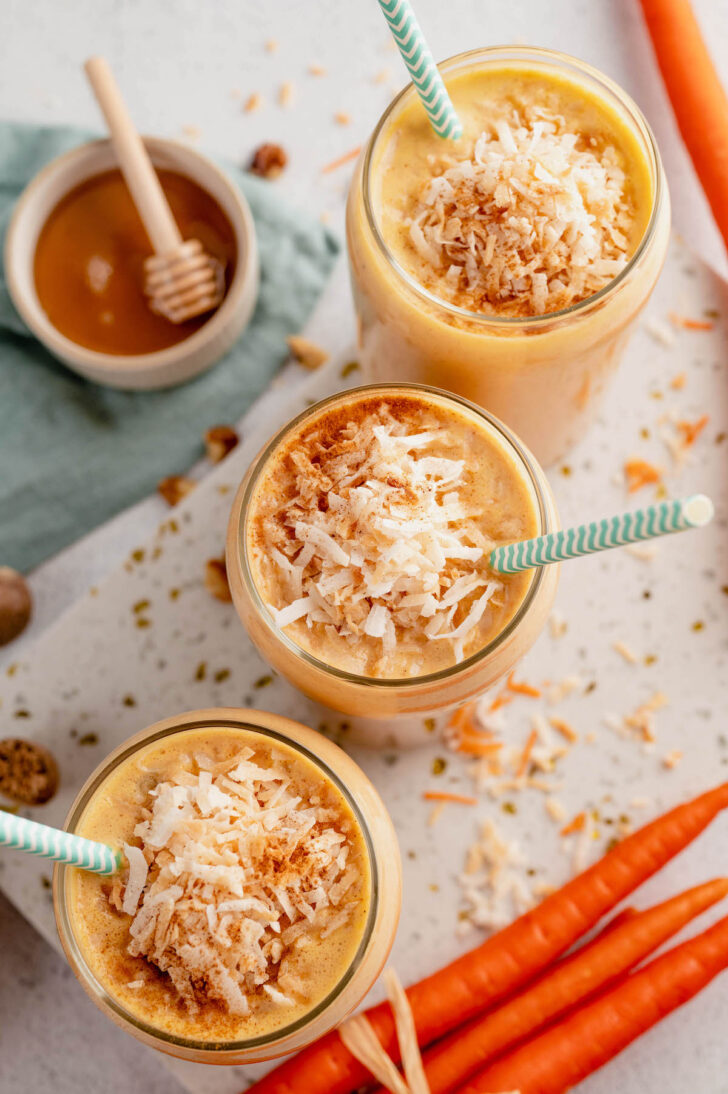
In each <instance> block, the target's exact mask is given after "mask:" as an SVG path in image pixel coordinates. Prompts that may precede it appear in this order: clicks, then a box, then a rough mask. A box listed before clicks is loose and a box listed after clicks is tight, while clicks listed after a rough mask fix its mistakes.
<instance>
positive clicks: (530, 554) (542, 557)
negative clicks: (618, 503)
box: [490, 494, 713, 574]
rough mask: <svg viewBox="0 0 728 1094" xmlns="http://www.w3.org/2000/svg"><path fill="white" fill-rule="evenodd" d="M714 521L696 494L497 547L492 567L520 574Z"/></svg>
mask: <svg viewBox="0 0 728 1094" xmlns="http://www.w3.org/2000/svg"><path fill="white" fill-rule="evenodd" d="M712 518H713V503H712V501H711V500H710V498H706V497H705V495H704V494H695V495H694V497H692V498H684V499H683V500H682V501H662V502H660V503H659V504H658V505H649V506H648V507H647V508H646V509H637V510H636V511H635V512H634V513H623V514H622V515H621V516H619V517H609V518H606V519H605V520H593V521H590V522H589V523H588V524H579V525H578V526H577V527H576V528H566V529H564V530H563V531H561V532H549V534H548V535H546V536H537V537H536V539H525V540H522V541H521V542H520V543H509V544H508V546H507V547H496V549H495V550H494V551H492V552H491V555H490V565H491V566H492V568H493V569H494V570H496V571H497V572H498V573H501V574H517V573H519V572H520V571H521V570H532V569H533V568H534V567H535V566H545V565H547V564H548V563H550V562H566V561H567V560H568V559H570V558H581V557H582V556H583V555H593V554H595V553H596V552H597V551H609V550H611V548H612V547H623V546H624V545H625V544H626V543H639V542H640V540H644V539H656V538H657V537H658V536H668V535H670V534H671V533H672V532H684V531H686V530H687V529H688V528H700V527H701V526H702V525H703V524H707V523H708V521H710V520H712Z"/></svg>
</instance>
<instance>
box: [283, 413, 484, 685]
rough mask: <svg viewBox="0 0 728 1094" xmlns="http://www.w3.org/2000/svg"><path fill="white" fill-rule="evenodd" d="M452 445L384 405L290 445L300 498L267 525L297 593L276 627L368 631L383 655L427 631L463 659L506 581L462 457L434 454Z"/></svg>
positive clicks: (348, 636) (345, 633)
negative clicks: (472, 499) (469, 501)
mask: <svg viewBox="0 0 728 1094" xmlns="http://www.w3.org/2000/svg"><path fill="white" fill-rule="evenodd" d="M450 447H451V438H450V435H449V433H448V431H447V429H445V428H442V427H440V426H439V425H433V427H432V428H426V429H424V430H421V431H419V432H415V431H413V427H412V428H411V427H408V426H407V425H406V424H405V423H403V422H400V421H397V420H395V418H394V417H392V415H391V414H390V413H389V411H388V408H387V407H386V405H382V406H381V407H379V408H377V410H376V411H373V412H371V413H368V414H367V415H366V416H364V417H363V419H362V420H360V421H359V422H351V423H349V424H347V425H345V426H344V427H343V428H342V429H341V430H340V431H339V432H338V433H337V435H336V438H335V439H334V440H333V441H328V442H327V443H326V444H324V443H322V442H319V441H317V442H315V444H314V446H313V453H312V454H311V453H305V454H304V453H303V452H301V451H298V452H297V451H293V452H292V453H291V455H290V459H291V461H292V462H293V464H294V466H295V472H296V480H295V489H296V491H297V496H296V497H294V498H293V499H292V500H288V501H287V502H286V504H285V505H284V506H283V507H282V508H281V509H280V510H279V511H278V512H277V513H275V514H274V516H273V517H272V518H270V519H268V520H267V521H266V526H265V534H266V540H267V546H268V549H269V554H270V558H271V559H272V561H273V562H274V563H275V565H276V567H277V568H278V571H279V574H280V576H281V579H282V580H281V583H282V586H283V587H284V588H285V589H287V590H288V597H289V599H288V602H287V603H285V604H284V605H283V606H280V607H272V608H271V610H272V612H273V615H274V618H275V620H276V623H277V625H278V626H280V627H286V626H288V625H289V624H291V623H294V622H296V621H297V620H299V619H304V620H305V622H306V625H307V626H308V627H309V628H310V627H313V626H314V625H316V624H319V625H322V626H323V627H326V628H331V629H332V630H333V632H335V633H336V635H337V636H339V637H340V638H343V639H345V640H347V641H348V642H349V643H351V644H352V645H354V644H355V643H356V642H357V640H360V639H361V636H363V635H364V636H368V637H369V638H373V639H376V640H379V641H381V648H382V654H383V656H384V657H385V658H386V655H387V654H390V653H391V652H392V651H393V650H394V648H395V645H397V646H398V648H401V647H402V644H403V643H404V644H406V642H407V639H408V637H411V636H412V635H417V636H419V637H420V638H421V637H422V635H424V636H425V637H426V639H427V640H432V641H443V640H445V641H448V642H450V643H451V644H452V650H453V653H454V657H455V659H456V660H461V659H462V658H463V656H464V650H465V644H466V642H467V640H468V638H469V636H470V635H471V634H472V633H473V632H474V631H475V629H476V628H477V627H478V624H479V623H480V622H481V620H482V619H483V617H484V616H485V613H486V612H487V610H488V606H489V603H490V601H491V599H492V598H494V597H495V600H494V604H495V603H498V594H499V593H500V592H501V591H502V589H503V585H502V583H501V582H499V581H497V580H495V579H494V578H493V575H492V573H491V572H490V571H489V570H488V567H487V558H488V554H489V551H490V550H491V548H492V547H493V546H494V545H495V544H494V543H493V542H491V541H490V540H489V539H488V538H487V537H486V536H485V535H484V534H483V531H482V530H481V525H482V520H481V519H479V518H480V517H481V516H482V514H481V513H480V512H476V511H474V510H472V509H468V508H467V507H466V506H465V504H464V503H463V501H462V500H461V493H462V488H463V486H464V483H465V477H464V462H465V461H464V460H457V459H449V458H446V457H443V456H441V455H433V450H435V451H437V452H442V451H443V450H445V451H447V450H448V449H449V448H450ZM416 669H417V661H416V658H415V659H414V660H413V670H414V671H416Z"/></svg>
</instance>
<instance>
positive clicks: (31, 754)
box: [0, 737, 58, 805]
mask: <svg viewBox="0 0 728 1094" xmlns="http://www.w3.org/2000/svg"><path fill="white" fill-rule="evenodd" d="M57 789H58V765H57V764H56V761H55V759H54V758H53V756H52V755H51V753H50V752H49V751H48V749H47V748H44V747H43V745H39V744H36V742H35V741H24V740H23V739H22V738H21V737H8V738H6V739H5V740H4V741H0V793H1V794H5V796H6V797H8V798H12V799H13V800H14V801H17V802H22V803H23V805H44V804H45V802H47V801H50V799H51V798H52V797H53V795H54V794H55V792H56V790H57Z"/></svg>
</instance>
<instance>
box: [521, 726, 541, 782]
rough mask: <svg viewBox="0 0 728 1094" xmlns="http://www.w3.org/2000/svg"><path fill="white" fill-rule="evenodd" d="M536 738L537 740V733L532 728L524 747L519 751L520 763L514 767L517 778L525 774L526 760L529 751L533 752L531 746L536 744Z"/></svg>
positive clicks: (529, 756)
mask: <svg viewBox="0 0 728 1094" xmlns="http://www.w3.org/2000/svg"><path fill="white" fill-rule="evenodd" d="M537 740H538V733H537V732H536V730H535V729H532V730H531V732H530V734H529V735H528V740H527V741H526V747H525V748H524V749H523V752H522V753H521V760H520V763H519V764H518V768H517V769H516V778H517V779H520V777H521V775H525V774H526V771H527V770H528V761H529V760H530V759H531V753H532V752H533V746H534V745H535V744H536V741H537Z"/></svg>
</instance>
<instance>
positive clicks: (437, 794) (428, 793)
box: [422, 790, 478, 805]
mask: <svg viewBox="0 0 728 1094" xmlns="http://www.w3.org/2000/svg"><path fill="white" fill-rule="evenodd" d="M422 797H423V798H424V799H425V801H426V802H454V803H455V804H456V805H477V804H478V799H477V798H471V797H470V796H469V795H468V794H449V793H448V792H447V791H446V790H425V792H424V794H423V795H422Z"/></svg>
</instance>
